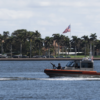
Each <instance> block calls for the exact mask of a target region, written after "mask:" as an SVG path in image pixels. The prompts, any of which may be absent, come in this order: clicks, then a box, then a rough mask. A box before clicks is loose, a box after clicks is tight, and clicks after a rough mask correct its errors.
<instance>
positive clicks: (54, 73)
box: [44, 69, 100, 77]
mask: <svg viewBox="0 0 100 100" xmlns="http://www.w3.org/2000/svg"><path fill="white" fill-rule="evenodd" d="M44 73H46V74H47V75H48V76H50V77H55V76H73V77H81V76H82V77H100V73H98V72H96V71H82V70H63V69H45V70H44Z"/></svg>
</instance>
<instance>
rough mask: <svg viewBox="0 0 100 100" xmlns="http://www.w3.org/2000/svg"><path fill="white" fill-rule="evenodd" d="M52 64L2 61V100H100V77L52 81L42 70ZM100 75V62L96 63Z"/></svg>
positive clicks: (0, 80) (60, 78) (63, 63)
mask: <svg viewBox="0 0 100 100" xmlns="http://www.w3.org/2000/svg"><path fill="white" fill-rule="evenodd" d="M50 62H52V63H54V64H56V65H57V64H58V62H60V63H61V65H62V66H65V65H66V63H67V61H0V100H99V98H100V78H68V77H59V78H49V77H48V76H47V75H46V74H45V73H44V72H43V71H44V69H45V68H52V65H51V64H50ZM94 70H96V71H98V72H100V61H99V60H97V61H94Z"/></svg>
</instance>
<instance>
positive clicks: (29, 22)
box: [0, 0, 100, 39]
mask: <svg viewBox="0 0 100 100" xmlns="http://www.w3.org/2000/svg"><path fill="white" fill-rule="evenodd" d="M69 24H71V35H74V36H78V37H81V36H83V35H88V36H90V34H91V33H96V34H97V36H98V39H100V38H99V37H100V0H0V33H1V34H2V33H3V31H9V32H10V34H11V33H12V32H13V31H15V30H17V29H27V31H36V30H38V31H39V32H40V33H41V35H42V38H45V37H46V36H50V37H51V36H52V34H54V33H59V34H62V32H63V31H64V30H65V29H66V28H67V27H68V25H69ZM64 35H65V36H69V37H70V32H68V33H66V34H64Z"/></svg>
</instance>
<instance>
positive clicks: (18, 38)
mask: <svg viewBox="0 0 100 100" xmlns="http://www.w3.org/2000/svg"><path fill="white" fill-rule="evenodd" d="M90 44H91V45H92V51H93V55H95V54H97V55H98V54H99V51H100V40H98V39H97V35H96V33H91V35H90V36H88V35H83V36H82V37H81V38H79V37H77V36H72V37H71V38H69V37H68V36H64V35H60V34H59V33H56V34H52V37H45V38H44V39H43V38H41V34H40V32H38V31H35V32H33V31H27V30H26V29H20V30H15V31H14V32H12V33H11V34H10V33H9V31H4V32H3V34H0V48H1V49H0V52H1V54H4V53H9V54H10V55H11V56H12V55H14V54H21V55H27V56H29V57H32V56H34V55H45V54H46V55H49V56H50V55H51V54H53V55H55V56H56V55H59V50H61V51H62V52H65V51H67V52H83V53H84V55H89V50H90Z"/></svg>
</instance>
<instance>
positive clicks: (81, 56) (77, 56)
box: [70, 55, 100, 58]
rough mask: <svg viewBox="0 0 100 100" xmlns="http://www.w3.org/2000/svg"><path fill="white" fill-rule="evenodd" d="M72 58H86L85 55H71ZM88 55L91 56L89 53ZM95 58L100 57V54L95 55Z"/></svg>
mask: <svg viewBox="0 0 100 100" xmlns="http://www.w3.org/2000/svg"><path fill="white" fill-rule="evenodd" d="M70 57H71V58H84V57H85V55H76V56H74V55H70ZM86 57H89V55H87V56H86ZM93 58H100V55H99V56H94V57H93Z"/></svg>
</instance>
